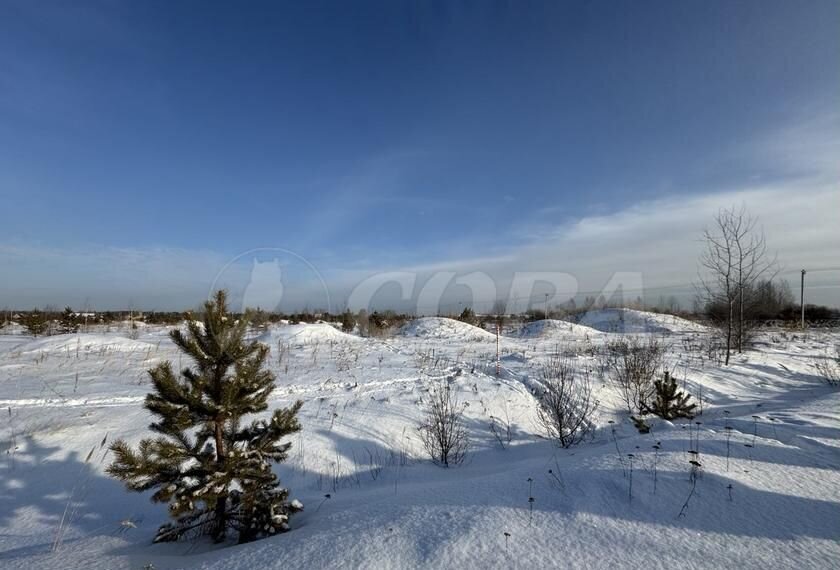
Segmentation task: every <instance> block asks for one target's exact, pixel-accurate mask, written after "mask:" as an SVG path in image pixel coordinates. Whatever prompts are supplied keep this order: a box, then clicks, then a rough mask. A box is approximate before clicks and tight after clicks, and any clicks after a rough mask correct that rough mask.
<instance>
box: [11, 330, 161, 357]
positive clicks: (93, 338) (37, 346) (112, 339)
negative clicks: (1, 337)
mask: <svg viewBox="0 0 840 570" xmlns="http://www.w3.org/2000/svg"><path fill="white" fill-rule="evenodd" d="M153 346H154V345H153V344H151V343H148V342H144V341H142V340H132V339H130V338H127V337H125V336H121V335H120V334H116V333H115V334H84V333H83V334H75V333H72V334H60V335H54V336H49V337H44V338H40V339H35V340H32V341H30V342H27V343H25V344H23V345H21V346H20V347H19V348H18V350H19V351H20V352H23V353H27V352H75V351H76V350H77V349H78V350H79V351H80V352H103V353H106V352H137V351H142V350H148V349H149V348H150V347H153Z"/></svg>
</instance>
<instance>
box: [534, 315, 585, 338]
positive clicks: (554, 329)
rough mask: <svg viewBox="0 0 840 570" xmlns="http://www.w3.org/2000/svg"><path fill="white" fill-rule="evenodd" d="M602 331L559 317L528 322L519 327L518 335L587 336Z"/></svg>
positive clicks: (536, 336)
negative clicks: (560, 319) (558, 318)
mask: <svg viewBox="0 0 840 570" xmlns="http://www.w3.org/2000/svg"><path fill="white" fill-rule="evenodd" d="M600 332H601V331H599V330H596V329H594V328H591V327H587V326H583V325H578V324H575V323H571V322H569V321H559V320H557V319H544V320H540V321H534V322H532V323H526V324H525V325H523V326H522V328H521V329H519V333H518V336H520V337H522V338H539V337H549V336H559V335H574V336H586V335H588V334H599V333H600Z"/></svg>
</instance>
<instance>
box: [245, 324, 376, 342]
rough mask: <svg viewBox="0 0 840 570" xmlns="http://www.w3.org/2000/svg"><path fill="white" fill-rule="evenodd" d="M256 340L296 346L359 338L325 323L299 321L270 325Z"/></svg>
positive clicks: (357, 339)
mask: <svg viewBox="0 0 840 570" xmlns="http://www.w3.org/2000/svg"><path fill="white" fill-rule="evenodd" d="M257 340H258V341H260V342H263V343H265V344H267V345H269V346H275V345H276V344H277V343H278V342H284V343H290V344H293V345H296V346H304V345H313V344H329V343H336V342H337V343H346V342H359V341H360V340H361V339H360V338H359V337H357V336H353V335H352V334H347V333H344V332H341V331H340V330H338V329H336V328H335V327H334V326H332V325H328V324H327V323H315V324H310V323H300V324H297V325H280V326H274V327H271V328H270V329H269V330H268V331H266V332H265V333H263V334H261V335H260V336H259V337H257Z"/></svg>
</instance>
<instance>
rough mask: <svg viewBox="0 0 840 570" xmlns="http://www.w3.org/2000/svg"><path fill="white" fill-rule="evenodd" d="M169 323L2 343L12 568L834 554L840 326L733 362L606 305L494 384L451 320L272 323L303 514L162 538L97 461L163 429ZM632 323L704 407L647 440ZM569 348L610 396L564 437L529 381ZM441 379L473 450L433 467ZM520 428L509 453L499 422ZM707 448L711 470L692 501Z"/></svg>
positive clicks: (721, 560) (838, 521)
mask: <svg viewBox="0 0 840 570" xmlns="http://www.w3.org/2000/svg"><path fill="white" fill-rule="evenodd" d="M616 331H618V332H616ZM640 331H643V332H640ZM167 332H168V330H167V329H165V328H163V327H160V328H157V327H145V328H143V329H141V330H140V331H139V333H138V334H137V335H135V336H136V337H137V338H136V339H131V338H129V336H130V335H129V334H128V333H127V332H122V333H121V332H110V333H105V332H103V333H97V334H93V333H91V334H79V335H65V336H56V337H49V338H45V339H41V338H39V339H35V340H33V339H31V338H28V337H25V336H22V335H8V336H0V407H2V408H3V410H2V419H0V450H2V451H3V457H2V458H0V568H27V569H29V568H62V569H63V568H88V569H110V568H134V569H140V568H144V567H153V568H156V569H162V568H214V569H216V568H217V569H231V568H242V569H245V568H275V567H276V568H288V567H293V568H413V567H433V568H451V567H461V568H472V567H483V568H504V567H519V568H549V567H590V568H609V567H640V566H643V567H654V568H659V567H662V568H683V567H702V568H831V567H838V565H840V542H838V540H840V391H839V390H837V389H831V388H829V387H827V386H826V385H824V384H823V383H821V381H820V380H819V379H818V378H817V377H816V376H815V375H814V373H813V369H812V363H813V361H814V358H817V357H821V356H823V355H824V352H825V349H826V348H827V347H829V346H830V345H831V344H833V343H837V342H840V335H838V334H835V333H827V332H810V333H808V334H807V335H804V336H803V335H802V334H797V333H790V332H788V333H782V332H767V333H763V334H762V335H761V336H760V338H759V339H758V340H759V341H758V343H757V346H756V350H754V351H751V352H748V353H746V354H744V355H736V356H734V357H733V361H732V364H731V365H730V366H729V367H727V368H723V367H721V366H719V365H716V364H714V363H712V362H709V361H708V359H706V358H703V357H701V356H700V355H699V353H697V352H696V351H694V350H692V346H696V345H697V344H699V342H700V340H701V339H702V338H703V336H704V335H706V334H707V332H706V331H705V330H704V329H703V328H702V327H701V326H700V325H697V324H695V323H692V322H689V321H684V320H682V319H678V318H675V317H670V316H662V315H653V314H650V313H641V312H635V311H634V312H624V313H623V314H622V315H619V314H617V313H615V312H609V311H605V312H601V313H598V314H593V315H588V316H586V317H584V318H583V319H581V320H580V322H578V323H577V324H571V323H567V322H563V321H541V322H537V323H532V324H530V325H527V326H525V327H524V328H522V329H521V330H517V331H511V332H509V333H508V334H506V335H505V336H504V337H503V338H502V339H501V343H500V344H501V351H502V374H501V375H500V376H499V377H498V378H497V377H496V375H495V352H496V339H495V335H493V334H490V333H487V332H486V331H484V330H482V329H479V328H476V327H471V326H470V325H465V324H463V323H459V322H455V321H451V320H448V319H419V320H418V321H414V322H412V323H410V324H408V325H406V326H405V327H404V328H403V329H401V330H400V331H399V332H398V333H397V334H395V335H394V336H392V337H388V338H381V339H367V338H366V339H361V338H358V337H356V336H352V335H346V334H344V333H341V332H340V331H337V330H335V329H334V328H332V327H331V326H330V325H327V324H318V325H285V326H277V327H275V328H272V329H270V330H269V331H267V332H265V333H263V334H262V335H261V336H260V337H259V338H260V340H262V341H263V342H266V343H267V344H269V346H270V347H271V349H272V356H271V359H270V363H271V367H272V369H273V371H274V372H275V374H276V375H277V390H276V392H275V393H274V396H273V399H274V403H275V404H276V405H285V404H288V403H290V402H291V401H293V400H295V399H302V400H304V402H305V405H304V408H303V411H302V417H301V421H302V424H303V426H304V428H303V431H302V432H301V433H300V434H298V435H296V436H295V437H294V438H293V440H292V443H293V451H292V454H291V457H290V460H289V461H288V462H287V463H284V464H283V465H281V466H279V467H278V468H277V469H278V472H279V473H280V475H281V478H282V480H283V482H284V484H286V485H287V486H288V487H290V489H291V496H292V497H295V498H298V499H300V500H302V501H303V502H304V504H305V505H306V509H305V511H304V512H303V513H301V514H299V515H296V516H295V517H293V518H292V521H291V522H292V527H293V530H292V531H291V532H288V533H285V534H283V535H280V536H276V537H272V538H269V539H265V540H261V541H258V542H255V543H251V544H247V545H242V546H227V547H218V546H212V545H209V544H207V543H204V542H199V543H177V544H162V545H152V544H151V539H152V537H153V536H154V534H155V531H156V530H157V527H158V525H159V524H160V523H161V522H164V521H165V520H166V516H167V515H166V508H165V506H164V505H153V504H151V503H150V502H149V500H148V496H146V495H141V494H135V493H129V492H127V491H125V490H124V489H123V487H122V485H121V484H120V483H118V482H116V481H114V480H111V479H109V478H108V477H107V476H105V475H104V474H103V469H104V466H105V465H107V463H108V462H109V461H110V457H109V456H108V452H107V446H108V443H109V442H110V441H112V440H114V439H116V438H117V437H124V438H127V439H129V440H130V441H132V442H136V441H137V440H139V439H140V438H142V437H143V436H145V435H147V434H148V432H147V425H148V423H149V421H150V417H149V415H148V414H147V413H146V411H145V410H144V409H143V407H142V401H143V398H144V396H145V394H146V392H147V390H148V389H149V382H148V378H147V374H146V370H147V369H149V368H151V367H152V366H154V365H156V364H157V363H159V362H161V361H163V360H172V361H173V362H175V363H176V364H177V365H179V366H185V365H187V362H186V361H185V360H182V359H181V357H180V356H179V354H178V353H177V351H176V350H175V349H174V347H173V345H172V343H171V342H170V341H169V339H168V337H167ZM621 334H633V335H653V336H655V337H656V338H657V339H659V340H661V341H662V342H664V343H666V344H667V345H668V347H669V357H668V362H669V367H670V368H671V369H673V370H674V373H675V374H676V376H677V378H678V379H679V381H680V383H681V384H682V383H683V382H685V385H686V386H687V388H688V389H689V390H690V391H691V392H692V393H693V394H694V395H695V397H699V396H701V395H702V400H703V413H702V415H700V416H698V417H697V418H696V420H695V421H691V422H688V421H677V422H673V423H671V422H665V421H661V420H660V421H652V422H651V423H652V425H653V429H652V431H651V433H649V434H646V435H640V434H639V433H638V432H637V431H636V430H635V429H634V428H633V426H632V424H631V423H630V422H629V420H628V418H627V416H626V414H624V413H622V412H621V406H620V403H619V399H618V397H617V394H615V392H614V390H613V389H612V388H611V387H609V386H607V385H604V384H603V383H602V382H601V380H600V379H599V375H598V371H597V360H596V359H595V358H594V357H593V356H592V354H593V353H594V351H595V350H596V349H597V347H598V346H599V345H600V344H602V343H604V342H606V341H607V340H609V339H611V338H615V337H617V336H620V335H621ZM557 350H564V351H568V352H570V353H573V354H575V355H576V356H575V361H576V364H577V366H578V367H580V368H581V369H590V370H591V371H592V377H593V378H594V379H595V388H596V391H597V395H598V398H599V399H600V401H601V408H600V409H599V411H598V415H597V424H598V429H597V431H596V432H595V434H594V437H593V439H592V441H587V442H585V443H583V444H581V445H579V446H577V447H574V448H572V449H569V450H563V449H558V448H556V447H555V446H553V445H552V444H551V443H550V442H547V441H545V440H543V439H542V438H541V437H540V430H539V429H538V427H537V424H536V422H535V405H536V404H535V400H534V397H533V396H532V394H531V392H530V390H529V388H531V387H533V386H534V383H535V382H537V381H538V377H539V371H538V366H539V363H540V362H541V361H542V360H543V359H545V358H546V357H547V356H549V355H550V354H551V353H553V352H555V351H557ZM438 382H448V383H449V384H450V385H451V386H454V387H455V390H456V393H457V394H458V397H459V399H460V400H461V401H462V402H465V403H466V404H467V408H466V410H467V412H466V416H467V424H468V428H469V431H470V435H471V439H472V449H471V453H470V455H469V456H468V459H467V463H466V464H465V465H462V466H460V467H456V468H450V469H443V468H439V467H436V466H434V465H431V464H430V463H429V462H428V460H427V459H426V457H425V454H424V452H423V449H422V446H421V444H420V440H419V438H418V435H417V430H416V426H417V424H418V422H419V420H420V418H421V417H422V410H423V405H424V401H425V400H426V399H427V398H428V395H427V394H428V391H429V390H430V388H432V387H433V386H435V385H436V383H438ZM696 422H699V423H696ZM508 423H509V424H510V425H511V433H512V438H511V442H510V444H509V445H505V448H504V449H503V448H502V446H501V445H500V443H499V441H497V439H496V437H495V436H494V435H493V433H492V432H491V430H490V426H491V424H495V425H496V426H504V425H505V424H508ZM726 426H729V427H730V428H732V429H731V430H726V429H725V427H726ZM727 432H729V433H731V436H730V437H729V438H727ZM504 439H505V438H503V440H504ZM727 440H728V444H727ZM692 441H695V443H694V444H692V443H691V442H692ZM656 444H659V445H658V446H659V448H660V449H658V450H657V449H655V448H654V447H653V446H654V445H656ZM692 445H694V446H695V447H697V446H699V456H697V457H698V460H699V462H700V463H701V464H702V468H701V471H700V473H699V476H698V478H697V481H696V487H695V489H694V493H693V494H692V495H691V496H690V499H689V500H688V506H687V507H686V508H685V509H683V506H684V504H685V503H686V500H687V498H689V495H690V492H691V482H690V478H689V469H690V467H691V466H690V464H689V460H691V459H692V458H693V457H694V456H693V455H691V454H689V453H688V450H689V449H690V448H691V447H692ZM727 449H728V456H729V457H728V459H727ZM630 454H632V455H633V457H632V458H631V457H630V456H629V455H630ZM328 496H329V497H328ZM529 497H533V499H534V500H533V502H529ZM681 510H682V515H680V513H681ZM150 565H151V566H150Z"/></svg>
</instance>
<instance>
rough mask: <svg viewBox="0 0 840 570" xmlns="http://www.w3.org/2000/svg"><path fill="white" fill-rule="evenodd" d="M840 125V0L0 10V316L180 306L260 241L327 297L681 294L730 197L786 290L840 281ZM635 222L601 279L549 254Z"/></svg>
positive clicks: (15, 6)
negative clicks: (414, 277)
mask: <svg viewBox="0 0 840 570" xmlns="http://www.w3.org/2000/svg"><path fill="white" fill-rule="evenodd" d="M838 112H840V3H838V2H836V1H812V2H807V3H798V2H776V1H756V2H750V1H743V2H723V1H722V2H705V1H704V2H699V1H697V2H685V1H681V2H674V1H663V2H644V3H640V2H528V3H524V2H523V3H519V2H497V3H494V2H469V3H466V2H439V3H438V2H393V1H388V2H385V1H383V2H332V3H317V2H299V3H291V2H288V3H287V2H265V3H259V2H249V3H247V4H244V5H243V4H238V3H233V2H229V3H208V2H186V1H181V2H132V3H128V2H72V3H71V2H48V1H39V2H26V1H3V2H1V3H0V200H2V203H3V204H4V208H3V211H4V212H5V213H6V215H3V216H2V222H0V264H2V265H0V268H2V269H3V273H4V274H6V275H7V279H4V281H6V283H5V284H0V294H2V297H0V305H9V306H21V305H23V306H27V305H30V304H46V303H52V304H66V303H70V304H74V305H77V306H78V305H79V304H80V303H82V302H88V301H89V302H91V303H94V304H97V305H98V306H101V307H105V306H125V305H126V304H128V303H131V304H133V305H136V306H145V307H148V308H164V307H167V308H177V307H182V306H184V305H187V306H189V305H192V304H194V302H195V301H197V300H198V299H199V298H200V297H201V295H203V294H204V292H205V291H206V289H207V287H208V286H209V284H210V283H211V282H212V280H213V278H214V276H215V275H217V274H218V272H219V271H221V270H222V269H223V268H224V266H225V265H226V263H227V262H228V261H229V260H231V259H233V258H234V257H236V256H239V255H240V254H242V253H243V252H246V251H248V250H251V249H253V248H283V249H286V250H290V251H293V252H296V253H297V254H299V255H301V256H303V257H304V258H305V259H306V260H308V261H309V262H311V263H312V264H313V265H314V266H316V267H317V268H318V270H319V271H320V272H321V273H322V274H323V275H324V276H325V280H326V282H327V287H328V288H331V289H334V291H333V296H334V297H335V298H337V299H341V298H346V296H347V290H348V288H352V285H353V283H356V282H358V281H359V280H360V279H364V278H365V276H367V275H370V274H372V273H375V272H380V271H391V270H404V269H410V270H414V269H418V268H419V269H422V270H424V271H426V273H424V275H427V274H428V270H429V268H442V267H445V268H449V269H451V270H453V271H455V272H456V273H458V274H459V275H460V274H461V273H463V272H466V271H471V270H481V271H486V272H487V273H488V274H491V275H493V276H494V279H495V278H496V277H495V276H496V275H497V274H498V275H508V276H509V275H510V274H511V272H513V271H518V270H532V271H533V270H544V271H568V272H570V273H572V274H574V275H575V277H576V278H577V279H578V280H579V282H580V288H582V289H586V288H593V289H597V288H599V287H600V286H601V285H602V284H603V283H604V282H605V281H606V280H608V275H609V274H610V273H611V272H615V271H638V272H642V273H643V274H644V275H645V282H646V283H647V284H649V285H650V286H651V287H659V286H663V285H666V284H685V283H688V282H690V281H691V280H692V278H693V277H694V274H695V273H696V267H695V266H696V264H695V263H694V259H695V258H696V255H695V254H696V251H695V250H696V244H695V243H693V240H696V238H697V237H699V234H700V232H701V231H702V228H703V225H704V224H706V223H708V222H709V221H710V220H711V217H712V216H713V215H714V213H715V211H716V210H717V208H719V207H725V206H730V205H732V204H733V203H735V202H739V203H745V204H746V206H747V207H748V208H749V209H750V210H751V211H752V212H754V213H755V214H756V215H758V216H759V218H760V219H761V220H762V224H763V226H764V228H765V231H766V233H767V235H768V242H769V243H770V245H771V247H773V248H774V249H775V250H778V251H779V253H780V258H782V259H783V261H784V262H785V266H786V267H787V268H788V269H791V270H794V269H795V270H797V271H798V269H799V266H800V265H802V264H804V263H808V264H809V265H808V267H809V268H810V267H813V268H815V269H816V268H820V267H832V266H837V265H840V263H838V261H840V260H838V259H836V252H837V251H838V246H840V236H838V233H840V232H838V230H837V225H838V224H837V223H836V221H834V220H836V217H835V218H830V217H825V218H824V217H823V216H826V211H825V210H826V209H827V210H828V211H830V210H831V209H832V208H835V207H836V208H835V216H836V209H838V208H840V203H838V198H837V196H838V194H840V188H838V180H840V177H838V170H840V169H838V168H837V166H836V160H832V157H836V156H840V154H838V152H837V151H838V147H837V142H836V141H837V140H838V138H840V117H839V116H838ZM779 201H782V202H785V201H789V202H790V203H789V204H785V205H784V207H783V208H779ZM686 204H695V205H698V206H699V205H702V207H703V208H706V210H705V211H699V209H698V208H688V210H689V211H688V212H686V213H685V217H683V218H678V219H679V220H680V222H679V224H678V226H677V227H672V226H668V224H669V223H671V224H673V222H669V221H668V220H669V219H671V220H673V219H674V218H673V214H674V210H675V209H676V210H679V211H682V212H685V210H686V208H685V206H686ZM695 210H697V211H695ZM633 216H636V218H633ZM631 218H632V219H635V220H636V222H635V225H630V226H628V227H626V228H625V229H624V231H625V232H627V233H626V234H620V235H616V234H615V232H614V231H602V232H596V233H595V234H594V235H590V234H586V235H587V236H588V237H587V238H586V239H585V245H586V246H587V247H588V248H590V249H591V251H589V255H590V256H592V257H595V258H597V260H603V262H602V263H594V264H593V263H591V259H588V258H587V259H585V260H584V259H576V258H575V256H574V254H575V252H579V251H580V250H581V247H580V244H578V245H575V246H574V247H573V249H574V251H571V252H570V251H569V247H564V245H565V246H569V244H570V243H576V242H574V239H576V236H579V235H580V231H581V228H582V227H591V226H592V223H593V222H592V221H593V220H595V221H596V222H597V223H596V226H597V227H608V228H612V229H614V228H617V227H624V226H622V224H621V221H622V220H624V221H626V220H628V219H631ZM800 222H806V223H807V225H809V226H810V228H809V230H810V233H808V234H807V235H805V236H802V235H799V236H792V235H790V232H791V231H793V229H794V228H796V227H798V225H799V223H800ZM587 224H588V225H587ZM598 224H600V225H598ZM815 225H816V229H815V228H814V226H815ZM666 228H670V230H671V231H674V232H676V233H675V234H672V235H673V239H675V240H678V241H679V240H682V241H683V242H684V247H683V248H682V249H680V248H676V247H675V248H671V247H667V248H666V247H664V241H663V240H666V239H667V240H668V241H670V239H668V238H669V235H668V234H666V233H664V231H665V229H666ZM645 231H647V235H648V237H647V238H646V239H645V240H641V238H639V235H640V234H642V233H645ZM814 231H817V233H816V234H814V233H813V232H814ZM577 239H583V238H577ZM569 240H571V242H569ZM535 251H538V252H539V253H538V254H537V253H534V252H535ZM664 251H667V252H668V256H670V257H668V256H666V257H664V258H662V259H659V260H658V261H657V259H656V258H657V256H658V255H659V253H662V252H664ZM639 252H642V253H643V254H644V255H641V257H639ZM243 259H244V260H245V261H249V260H250V258H248V257H247V256H246V257H245V258H243ZM686 259H691V263H687V262H685V260H686ZM242 270H243V271H246V270H247V266H245V265H243V268H242ZM152 274H153V275H152ZM824 275H826V279H828V281H827V283H828V282H831V280H832V279H833V282H838V275H837V274H836V273H835V274H833V277H832V276H831V274H829V273H824ZM500 279H501V280H502V281H504V278H503V277H500ZM826 295H834V296H835V297H837V298H838V299H837V302H838V303H840V290H835V291H834V292H833V293H826ZM826 299H829V298H828V297H826ZM830 300H831V299H829V301H830ZM311 302H313V303H317V302H318V301H315V300H313V301H311Z"/></svg>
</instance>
